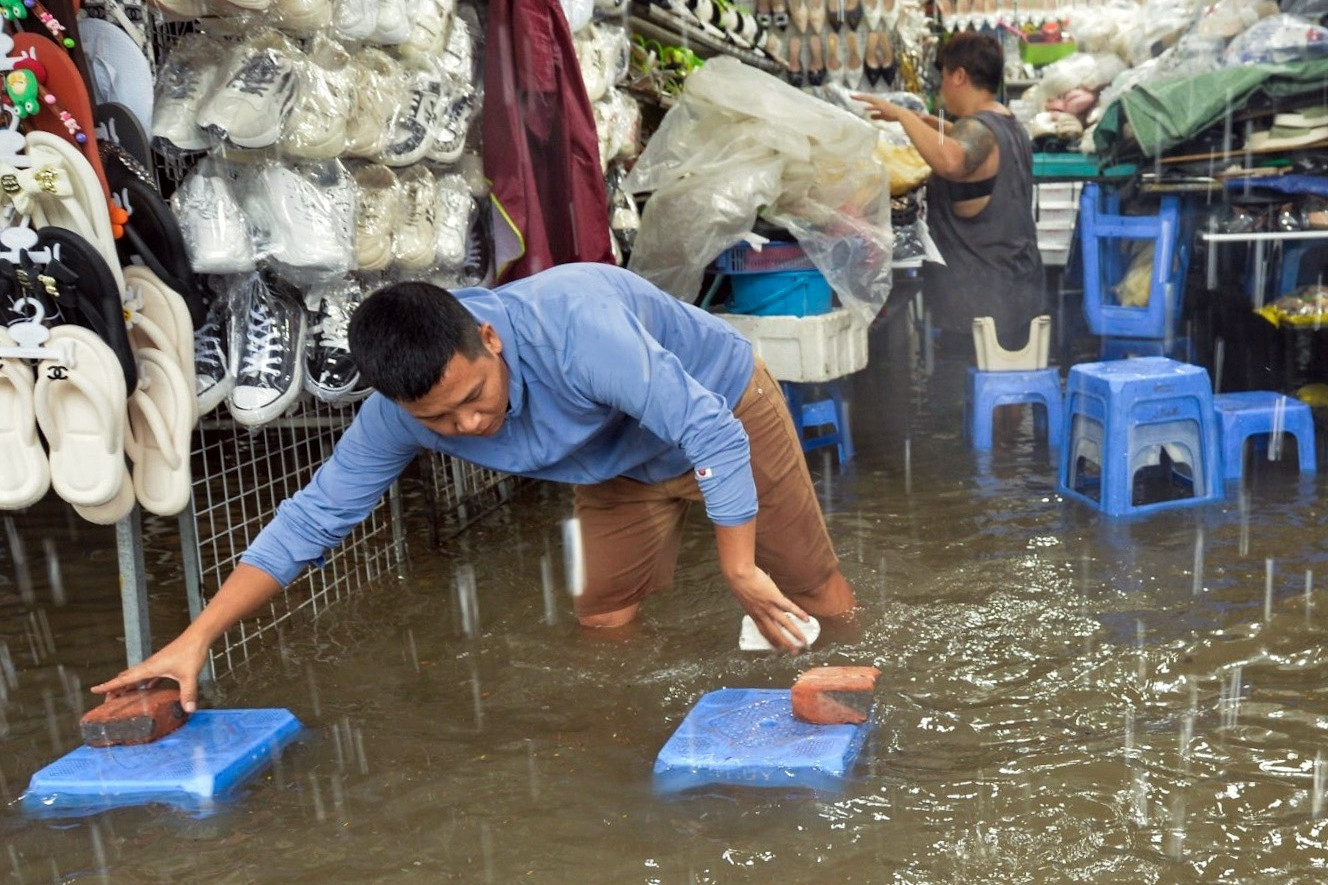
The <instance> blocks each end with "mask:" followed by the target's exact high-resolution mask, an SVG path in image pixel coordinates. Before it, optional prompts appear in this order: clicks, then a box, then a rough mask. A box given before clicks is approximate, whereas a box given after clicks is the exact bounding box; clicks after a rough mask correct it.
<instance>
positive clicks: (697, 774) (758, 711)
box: [655, 688, 871, 792]
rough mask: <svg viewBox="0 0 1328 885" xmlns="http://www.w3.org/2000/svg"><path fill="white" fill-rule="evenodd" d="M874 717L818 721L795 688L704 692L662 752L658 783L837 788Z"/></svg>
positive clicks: (674, 787)
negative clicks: (806, 712) (798, 709)
mask: <svg viewBox="0 0 1328 885" xmlns="http://www.w3.org/2000/svg"><path fill="white" fill-rule="evenodd" d="M870 724H871V720H870V719H869V720H868V721H867V722H864V723H862V724H861V725H811V724H809V723H806V722H802V721H800V720H798V719H794V718H793V699H792V693H791V692H790V691H789V690H788V689H768V688H721V689H719V690H718V691H712V692H708V693H707V694H704V695H702V696H701V699H700V700H698V701H697V702H696V706H694V707H693V708H692V709H691V712H689V713H688V714H687V716H686V717H685V718H684V719H683V720H682V722H681V723H679V725H678V728H677V730H676V731H674V733H673V736H672V737H670V738H669V739H668V742H667V743H665V744H664V746H663V748H662V749H661V750H660V751H659V756H658V757H657V758H656V759H655V789H656V790H659V791H664V792H675V791H679V790H687V789H691V788H694V787H705V786H712V785H716V784H728V785H735V786H748V787H777V788H785V789H788V788H810V789H813V790H835V789H838V788H840V787H841V786H843V780H844V778H845V777H846V776H847V775H848V773H849V772H850V771H851V770H852V769H853V764H854V762H855V761H856V760H857V758H858V753H859V752H861V751H862V746H863V744H864V743H865V742H866V739H867V731H868V728H869V727H870Z"/></svg>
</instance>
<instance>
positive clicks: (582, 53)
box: [572, 25, 609, 104]
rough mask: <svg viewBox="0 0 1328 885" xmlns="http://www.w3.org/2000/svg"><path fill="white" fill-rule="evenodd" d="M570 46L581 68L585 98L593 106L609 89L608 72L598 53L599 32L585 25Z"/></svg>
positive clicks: (591, 26) (593, 27)
mask: <svg viewBox="0 0 1328 885" xmlns="http://www.w3.org/2000/svg"><path fill="white" fill-rule="evenodd" d="M572 45H573V47H574V48H575V49H576V60H577V64H579V65H580V66H581V79H582V80H583V81H584V82H585V86H586V97H587V98H589V99H590V101H591V103H592V104H593V103H594V102H597V101H599V100H600V99H601V98H603V97H604V93H605V91H607V90H608V88H609V79H608V72H607V71H606V69H605V68H606V65H605V63H604V58H603V54H602V53H601V51H600V42H599V31H598V30H596V28H595V26H594V25H587V26H586V27H585V28H584V29H582V30H580V31H578V32H577V34H576V36H575V37H573V39H572Z"/></svg>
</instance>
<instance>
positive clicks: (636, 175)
mask: <svg viewBox="0 0 1328 885" xmlns="http://www.w3.org/2000/svg"><path fill="white" fill-rule="evenodd" d="M878 138H879V134H878V130H877V128H876V127H874V126H872V125H871V124H870V123H868V122H866V121H865V120H863V119H861V118H859V117H857V116H855V115H853V114H850V113H848V112H847V111H844V110H842V109H840V108H837V107H833V106H831V105H830V104H828V103H826V102H824V101H821V100H820V99H817V98H814V97H812V96H810V95H807V94H805V93H803V92H801V91H800V90H798V89H794V88H793V87H792V86H790V85H788V84H787V83H785V82H784V81H782V80H780V79H778V78H776V77H773V76H771V75H770V74H766V73H764V72H762V71H759V70H757V69H756V68H752V67H749V66H747V65H744V64H743V63H742V62H740V61H738V60H736V59H733V58H729V57H719V58H714V59H711V60H710V61H708V62H706V64H705V65H704V66H703V67H702V68H701V69H700V70H698V71H696V72H695V73H693V74H692V75H691V76H689V77H688V78H687V86H686V88H685V90H684V92H683V95H682V98H681V100H680V101H679V102H678V104H677V105H675V106H674V107H673V108H672V109H671V110H670V111H669V112H668V113H667V114H666V115H665V117H664V120H663V121H662V122H661V124H660V126H659V128H658V130H656V132H655V134H654V135H653V136H652V137H651V139H650V142H649V144H648V145H647V146H646V149H645V150H644V151H642V153H641V156H640V157H639V158H638V159H637V162H636V164H635V165H634V166H633V167H632V172H631V174H630V175H629V176H628V178H627V181H626V183H625V186H626V188H627V189H628V190H629V191H630V192H631V193H643V192H650V197H649V199H647V200H646V203H645V209H644V211H643V212H642V215H641V229H640V231H639V232H638V233H637V238H636V242H635V245H634V247H633V250H632V257H631V260H630V262H629V264H628V266H629V268H630V269H631V270H633V271H635V272H637V273H639V274H641V275H642V276H644V277H646V278H647V279H649V280H651V281H652V282H654V283H655V284H656V285H658V286H659V287H660V288H662V289H664V290H665V291H667V292H671V293H672V294H673V295H675V296H677V297H679V298H682V299H684V300H688V301H691V300H693V299H695V297H696V295H697V294H698V292H699V290H700V287H701V279H702V276H703V274H704V272H705V268H706V266H707V265H708V264H710V262H712V261H714V259H715V258H716V257H718V256H719V254H720V253H721V252H723V251H724V250H725V249H727V248H729V247H730V246H732V245H734V244H735V243H737V242H738V240H740V239H742V237H743V235H744V234H746V233H748V232H749V231H750V230H751V229H752V225H753V224H754V223H755V221H756V217H757V215H758V214H760V215H761V216H762V217H763V218H765V219H767V220H769V221H771V222H773V223H775V224H778V225H781V226H783V227H784V228H786V229H787V230H789V231H790V232H791V233H792V234H793V235H794V236H795V237H796V238H797V240H798V242H799V243H800V244H801V245H802V247H803V249H804V250H805V251H806V252H807V254H808V256H809V257H810V258H811V260H812V261H813V263H815V265H816V267H817V269H818V270H820V271H821V273H822V274H824V275H825V277H826V280H827V281H828V282H829V283H830V285H831V286H832V287H833V288H834V290H835V292H836V293H837V294H838V295H839V297H840V301H841V302H842V303H843V304H844V305H845V306H846V307H848V308H850V309H851V310H853V311H854V312H855V313H856V314H857V315H858V316H859V317H860V318H861V319H862V320H863V321H864V322H870V321H871V320H872V319H873V318H874V317H875V316H876V314H877V313H878V312H879V311H880V308H881V307H882V305H884V303H885V299H886V297H887V296H888V295H889V292H890V278H891V277H890V261H891V253H892V251H893V245H894V237H893V234H892V232H891V230H890V181H889V171H888V170H887V169H886V167H885V166H883V165H882V164H881V163H880V162H879V161H878V160H877V159H876V157H875V147H876V143H877V139H878Z"/></svg>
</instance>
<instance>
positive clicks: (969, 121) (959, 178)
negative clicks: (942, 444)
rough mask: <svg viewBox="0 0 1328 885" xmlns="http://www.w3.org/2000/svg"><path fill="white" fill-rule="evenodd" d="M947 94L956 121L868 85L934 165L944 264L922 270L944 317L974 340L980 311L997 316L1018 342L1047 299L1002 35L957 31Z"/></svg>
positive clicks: (1028, 161)
mask: <svg viewBox="0 0 1328 885" xmlns="http://www.w3.org/2000/svg"><path fill="white" fill-rule="evenodd" d="M937 62H938V64H939V66H940V68H941V99H942V101H943V103H944V106H945V109H946V111H948V112H949V113H950V114H951V115H952V117H953V122H950V121H945V120H943V119H938V118H936V117H933V116H930V115H927V114H918V113H916V112H914V111H911V110H909V109H907V108H903V107H900V106H898V105H895V104H892V103H891V102H888V101H885V100H884V99H882V98H880V97H878V96H874V95H868V94H855V95H854V96H853V97H854V98H855V99H857V100H859V101H861V102H863V103H864V104H866V105H867V110H868V114H869V116H870V117H872V118H873V119H877V120H890V121H897V122H898V123H899V124H900V125H901V126H903V128H904V132H905V133H906V134H907V135H908V137H909V139H910V140H911V141H912V142H913V144H914V146H915V147H916V148H917V149H918V153H919V154H921V155H922V158H923V159H924V160H926V162H927V164H928V165H929V166H931V168H932V171H933V173H934V174H933V175H932V177H931V180H930V181H929V182H928V184H927V227H928V230H929V231H930V233H931V236H932V239H933V240H934V241H935V243H936V247H937V249H938V250H940V253H941V257H942V258H944V259H945V263H944V264H937V263H931V262H929V263H927V264H926V265H925V266H924V269H923V275H922V287H923V297H924V299H925V300H926V302H927V304H928V306H929V307H930V309H931V312H932V317H933V320H934V321H935V323H936V325H937V326H938V327H939V328H940V329H942V330H944V331H948V332H956V333H960V334H961V335H962V336H963V337H964V340H970V341H971V329H972V324H973V318H974V317H979V316H990V317H993V318H994V319H995V322H996V333H997V337H998V338H999V339H1000V343H1001V346H1002V347H1004V348H1006V349H1007V350H1011V349H1014V350H1017V349H1019V348H1021V347H1023V346H1024V344H1026V343H1027V340H1028V324H1029V321H1030V320H1032V319H1033V317H1035V316H1037V315H1039V314H1041V313H1043V312H1044V311H1045V307H1046V290H1045V285H1044V281H1043V272H1042V258H1041V255H1040V253H1039V252H1038V248H1037V225H1036V223H1035V222H1034V220H1033V148H1032V143H1031V142H1030V140H1029V137H1028V133H1027V132H1026V131H1025V130H1024V128H1023V126H1022V125H1021V124H1020V123H1019V122H1018V121H1017V120H1016V119H1015V118H1014V117H1013V116H1012V115H1011V114H1010V112H1009V111H1008V110H1006V109H1005V107H1004V106H1003V105H1001V103H1000V102H998V101H997V100H996V93H997V92H998V91H999V90H1000V86H1001V74H1002V71H1003V68H1004V63H1005V59H1004V53H1003V52H1002V50H1001V45H1000V43H999V42H998V41H997V40H996V39H995V38H994V37H990V36H987V35H983V34H978V33H974V32H964V33H959V34H955V35H954V36H953V37H951V39H950V41H949V42H948V43H946V44H945V45H944V46H943V47H942V48H941V51H940V55H939V57H938V59H937Z"/></svg>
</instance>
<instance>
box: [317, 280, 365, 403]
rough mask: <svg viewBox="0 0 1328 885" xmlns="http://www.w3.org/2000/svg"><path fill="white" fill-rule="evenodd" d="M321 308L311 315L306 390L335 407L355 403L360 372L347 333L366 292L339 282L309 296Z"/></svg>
mask: <svg viewBox="0 0 1328 885" xmlns="http://www.w3.org/2000/svg"><path fill="white" fill-rule="evenodd" d="M315 297H316V298H317V299H318V308H317V310H315V311H312V312H311V313H310V316H309V342H308V345H307V346H306V348H305V358H304V389H305V390H307V391H308V392H309V393H310V394H311V395H312V396H314V397H315V398H317V399H319V400H321V401H322V402H325V403H327V404H329V405H333V406H342V405H346V404H347V403H349V402H352V401H353V397H352V394H353V393H354V392H355V391H356V388H357V387H359V383H360V370H359V368H358V367H357V366H356V365H355V360H353V359H352V358H351V355H350V344H349V342H348V341H347V332H348V331H349V329H350V315H351V314H352V313H354V311H355V308H356V307H358V306H359V303H360V302H361V301H362V300H363V299H364V290H363V289H361V288H360V287H359V285H358V284H357V283H355V282H354V281H352V280H339V281H337V282H335V283H332V284H330V285H328V286H325V287H321V288H320V289H318V290H315V291H314V292H311V293H310V300H312V299H313V298H315Z"/></svg>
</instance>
